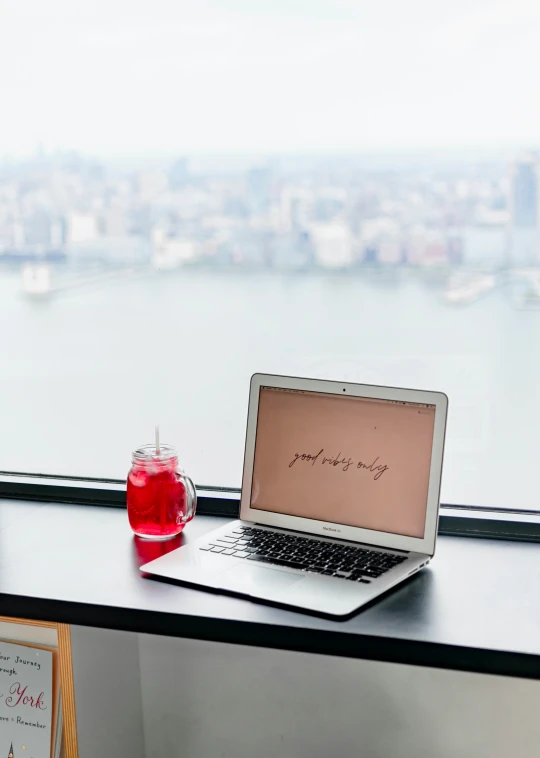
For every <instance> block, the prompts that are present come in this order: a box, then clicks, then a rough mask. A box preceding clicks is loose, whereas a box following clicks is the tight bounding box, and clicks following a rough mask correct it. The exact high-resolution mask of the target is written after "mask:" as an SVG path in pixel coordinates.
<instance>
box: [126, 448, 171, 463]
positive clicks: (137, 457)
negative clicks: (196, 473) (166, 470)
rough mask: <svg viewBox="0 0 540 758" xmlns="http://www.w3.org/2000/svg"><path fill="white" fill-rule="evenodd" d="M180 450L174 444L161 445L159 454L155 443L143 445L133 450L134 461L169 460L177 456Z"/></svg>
mask: <svg viewBox="0 0 540 758" xmlns="http://www.w3.org/2000/svg"><path fill="white" fill-rule="evenodd" d="M177 457H178V452H177V450H176V448H175V447H173V446H172V445H160V446H159V454H158V452H157V448H156V446H155V445H141V447H138V448H137V450H134V451H133V460H134V461H141V462H142V461H148V462H150V461H168V460H170V459H171V458H177Z"/></svg>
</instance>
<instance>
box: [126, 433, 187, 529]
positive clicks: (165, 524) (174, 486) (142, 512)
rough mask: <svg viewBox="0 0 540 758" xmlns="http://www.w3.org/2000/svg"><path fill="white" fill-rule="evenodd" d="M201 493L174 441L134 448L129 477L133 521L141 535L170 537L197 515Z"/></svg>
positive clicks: (130, 508) (129, 512) (128, 497)
mask: <svg viewBox="0 0 540 758" xmlns="http://www.w3.org/2000/svg"><path fill="white" fill-rule="evenodd" d="M196 506H197V494H196V492H195V487H194V485H193V482H192V481H191V479H190V478H189V477H188V476H186V475H185V474H184V473H183V471H181V469H179V467H178V454H177V452H176V450H175V448H174V447H172V446H171V445H161V446H160V447H158V448H156V446H154V445H143V446H142V447H140V448H139V449H138V450H135V451H134V452H133V456H132V465H131V469H130V471H129V474H128V480H127V510H128V517H129V523H130V526H131V528H132V529H133V531H134V532H135V534H136V535H138V536H139V537H144V538H146V539H150V540H168V539H171V538H172V537H176V535H177V534H180V532H181V531H182V529H183V528H184V526H185V525H186V524H187V522H188V521H191V519H192V518H193V516H194V515H195V508H196Z"/></svg>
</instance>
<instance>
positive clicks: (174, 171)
mask: <svg viewBox="0 0 540 758" xmlns="http://www.w3.org/2000/svg"><path fill="white" fill-rule="evenodd" d="M188 182H189V167H188V162H187V158H178V160H176V161H174V163H173V164H172V166H171V167H170V169H169V186H170V188H171V189H172V190H173V192H176V190H179V189H182V188H183V187H185V185H186V184H187V183H188Z"/></svg>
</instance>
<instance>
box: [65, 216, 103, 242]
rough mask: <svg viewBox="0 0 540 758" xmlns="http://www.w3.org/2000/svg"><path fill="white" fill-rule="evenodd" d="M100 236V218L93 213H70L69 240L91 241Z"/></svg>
mask: <svg viewBox="0 0 540 758" xmlns="http://www.w3.org/2000/svg"><path fill="white" fill-rule="evenodd" d="M98 236H99V228H98V219H97V217H96V216H95V215H94V214H93V213H70V214H69V216H68V219H67V242H68V244H71V243H73V244H78V243H80V242H90V241H91V240H95V239H97V238H98Z"/></svg>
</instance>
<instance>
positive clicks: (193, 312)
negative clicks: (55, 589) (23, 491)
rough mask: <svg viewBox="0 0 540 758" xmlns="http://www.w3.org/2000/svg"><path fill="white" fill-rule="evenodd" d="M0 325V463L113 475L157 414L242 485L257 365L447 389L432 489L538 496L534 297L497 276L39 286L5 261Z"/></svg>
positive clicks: (203, 471)
mask: <svg viewBox="0 0 540 758" xmlns="http://www.w3.org/2000/svg"><path fill="white" fill-rule="evenodd" d="M0 324H1V330H2V341H1V346H2V347H1V354H0V356H1V357H0V368H1V371H0V377H1V393H0V411H1V412H0V419H1V434H0V469H3V470H12V471H23V470H24V471H31V472H42V473H54V474H68V475H79V476H84V475H88V476H98V477H99V476H103V477H113V478H121V477H124V476H125V474H126V471H127V469H128V466H129V463H130V453H131V450H132V449H133V448H134V447H136V446H138V445H139V444H141V443H144V442H148V441H151V439H152V435H153V429H154V425H155V424H156V423H158V422H159V423H160V425H161V429H162V439H163V440H165V441H169V442H171V443H173V444H175V445H176V446H177V447H178V448H179V450H180V456H181V460H182V462H183V465H184V467H185V469H186V470H187V471H188V473H190V474H191V475H192V477H193V478H194V479H195V481H196V482H197V483H199V484H207V485H208V484H210V485H217V484H219V485H227V486H235V487H238V486H239V484H240V478H241V469H242V456H243V445H244V429H245V421H246V410H247V396H248V385H249V379H250V376H251V374H252V373H254V372H256V371H262V372H269V373H284V374H292V375H302V376H316V377H326V378H335V379H339V380H348V381H359V382H366V383H383V384H391V385H398V386H409V387H418V388H426V389H437V390H443V391H444V392H446V393H447V394H448V395H449V398H450V407H449V423H448V435H447V447H446V457H445V468H444V476H443V495H442V499H443V502H447V503H462V504H476V505H489V506H497V507H513V508H538V507H539V505H540V496H539V486H538V483H537V480H536V466H537V461H538V455H539V454H540V447H539V442H538V439H539V431H540V349H539V346H540V311H527V310H519V309H516V308H515V307H514V306H513V305H512V302H511V300H510V298H509V294H508V292H507V291H505V290H495V291H493V292H491V293H490V294H489V295H486V296H484V297H482V298H481V299H480V300H478V302H475V303H472V304H470V305H467V306H453V307H452V306H449V305H448V304H446V303H445V302H444V301H443V299H442V293H441V290H440V288H439V287H438V286H435V285H434V284H428V283H426V282H423V281H421V280H420V279H419V278H418V277H415V275H413V274H412V273H411V274H407V275H406V276H404V277H402V278H398V279H396V280H395V281H392V282H389V281H386V280H378V279H375V278H373V277H367V276H362V275H350V274H349V275H345V274H343V275H338V274H335V275H327V274H324V273H313V274H311V273H310V274H307V273H305V274H302V275H300V274H297V275H293V274H285V273H282V274H277V273H276V274H272V273H260V272H259V273H256V272H253V273H249V272H241V271H233V272H217V271H216V272H213V271H210V270H201V269H182V270H181V271H178V272H174V273H168V274H161V275H160V274H158V273H149V274H147V275H144V276H142V275H140V274H139V275H136V276H135V275H134V276H131V277H130V276H126V277H123V278H119V279H117V280H111V281H107V282H104V283H103V284H102V285H101V286H96V287H93V288H87V289H84V288H83V289H80V290H73V291H72V292H70V291H67V292H65V293H63V294H62V295H61V296H58V297H52V298H51V299H49V300H44V301H33V300H29V299H27V298H25V297H23V296H22V294H21V289H20V276H19V273H18V272H15V271H11V270H6V269H0Z"/></svg>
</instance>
